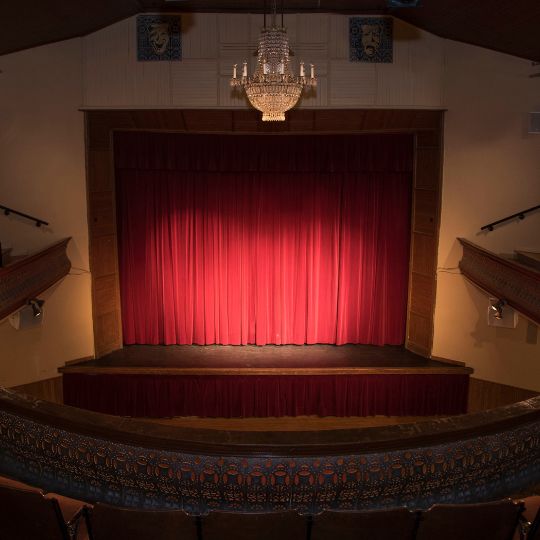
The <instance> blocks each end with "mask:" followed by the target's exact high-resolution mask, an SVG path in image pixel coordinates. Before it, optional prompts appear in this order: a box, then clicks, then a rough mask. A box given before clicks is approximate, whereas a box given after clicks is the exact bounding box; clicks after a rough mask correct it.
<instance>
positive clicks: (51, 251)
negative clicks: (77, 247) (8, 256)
mask: <svg viewBox="0 0 540 540" xmlns="http://www.w3.org/2000/svg"><path fill="white" fill-rule="evenodd" d="M69 240H70V239H69V238H65V239H64V240H60V241H59V242H57V243H56V244H53V245H52V246H49V247H47V248H45V249H42V250H40V251H38V252H37V253H34V254H33V255H29V256H28V257H23V258H20V259H18V260H16V261H14V262H12V263H11V264H8V265H6V266H4V267H2V268H0V319H3V318H4V317H7V316H8V315H9V314H10V313H13V312H14V311H16V310H17V309H19V308H21V307H22V306H24V305H25V304H27V303H28V302H29V301H30V300H31V299H33V298H35V297H36V296H37V295H38V294H40V293H42V292H43V291H44V290H46V289H48V288H49V287H50V286H51V285H54V284H55V283H56V282H57V281H58V280H60V279H61V278H63V277H64V276H65V275H66V274H67V273H68V272H69V269H70V268H71V263H70V261H69V259H68V257H67V254H66V248H67V243H68V242H69Z"/></svg>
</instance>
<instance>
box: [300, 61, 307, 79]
mask: <svg viewBox="0 0 540 540" xmlns="http://www.w3.org/2000/svg"><path fill="white" fill-rule="evenodd" d="M305 76H306V71H305V69H304V62H300V77H305Z"/></svg>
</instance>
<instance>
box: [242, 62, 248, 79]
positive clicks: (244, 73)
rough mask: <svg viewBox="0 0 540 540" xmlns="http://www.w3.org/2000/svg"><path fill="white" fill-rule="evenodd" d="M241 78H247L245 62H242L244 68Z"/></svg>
mask: <svg viewBox="0 0 540 540" xmlns="http://www.w3.org/2000/svg"><path fill="white" fill-rule="evenodd" d="M242 77H247V62H244V66H243V68H242Z"/></svg>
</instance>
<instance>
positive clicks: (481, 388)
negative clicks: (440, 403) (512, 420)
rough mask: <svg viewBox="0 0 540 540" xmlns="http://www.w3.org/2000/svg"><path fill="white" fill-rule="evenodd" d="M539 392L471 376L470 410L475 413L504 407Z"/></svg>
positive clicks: (536, 394)
mask: <svg viewBox="0 0 540 540" xmlns="http://www.w3.org/2000/svg"><path fill="white" fill-rule="evenodd" d="M539 394H540V393H539V392H533V391H532V390H526V389H524V388H518V387H516V386H508V385H506V384H499V383H494V382H490V381H484V380H482V379H476V378H474V377H471V378H470V379H469V408H468V412H470V413H473V412H480V411H486V410H488V409H495V408H497V407H503V406H504V405H510V404H511V403H517V402H518V401H523V400H525V399H529V398H532V397H535V396H538V395H539Z"/></svg>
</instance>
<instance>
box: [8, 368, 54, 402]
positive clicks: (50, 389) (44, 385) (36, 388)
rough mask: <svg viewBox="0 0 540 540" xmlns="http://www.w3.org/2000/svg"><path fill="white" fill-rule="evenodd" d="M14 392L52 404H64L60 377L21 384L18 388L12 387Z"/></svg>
mask: <svg viewBox="0 0 540 540" xmlns="http://www.w3.org/2000/svg"><path fill="white" fill-rule="evenodd" d="M12 389H13V390H15V391H16V392H21V393H23V394H28V395H29V396H32V397H35V398H37V399H42V400H44V401H52V402H53V403H59V404H60V405H62V404H63V403H64V392H63V386H62V376H61V375H59V376H58V377H52V378H51V379H44V380H42V381H36V382H33V383H30V384H22V385H20V386H14V387H13V388H12Z"/></svg>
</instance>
